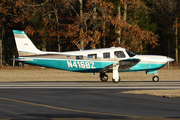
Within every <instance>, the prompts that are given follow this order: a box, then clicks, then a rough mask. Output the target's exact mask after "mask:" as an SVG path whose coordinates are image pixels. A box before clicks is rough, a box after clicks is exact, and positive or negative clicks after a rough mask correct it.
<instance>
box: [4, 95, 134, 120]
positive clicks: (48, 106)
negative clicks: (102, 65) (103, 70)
mask: <svg viewBox="0 0 180 120" xmlns="http://www.w3.org/2000/svg"><path fill="white" fill-rule="evenodd" d="M0 99H1V100H7V101H13V102H18V103H24V104H29V105H34V106H41V107H46V108H52V109H58V110H64V111H71V112H79V113H89V114H98V115H109V116H121V117H130V115H119V114H110V113H100V112H91V111H82V110H74V109H68V108H62V107H55V106H50V105H44V104H38V103H32V102H26V101H21V100H15V99H9V98H2V97H0ZM133 117H135V116H133Z"/></svg>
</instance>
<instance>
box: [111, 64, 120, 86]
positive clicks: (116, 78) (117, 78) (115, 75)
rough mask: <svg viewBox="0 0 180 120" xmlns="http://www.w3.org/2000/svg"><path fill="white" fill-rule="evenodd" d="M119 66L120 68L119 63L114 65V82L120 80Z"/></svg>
mask: <svg viewBox="0 0 180 120" xmlns="http://www.w3.org/2000/svg"><path fill="white" fill-rule="evenodd" d="M118 68H119V65H118V64H115V65H113V78H112V81H113V82H114V83H119V82H120V77H119V73H118Z"/></svg>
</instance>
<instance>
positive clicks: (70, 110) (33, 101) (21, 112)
mask: <svg viewBox="0 0 180 120" xmlns="http://www.w3.org/2000/svg"><path fill="white" fill-rule="evenodd" d="M179 87H180V82H157V83H154V82H120V83H118V84H114V83H111V82H106V83H102V82H24V83H22V82H14V83H0V120H1V119H11V120H19V119H25V120H30V119H33V120H76V119H77V120H79V119H81V120H92V119H93V120H94V119H97V120H104V119H107V120H108V119H111V120H119V119H130V120H131V119H138V120H141V119H143V120H144V119H145V120H151V119H157V120H158V119H159V120H161V119H162V120H164V119H167V120H169V119H175V120H177V119H180V114H179V113H180V98H164V97H157V96H149V95H132V94H122V93H121V92H122V91H126V90H132V89H159V88H160V89H175V88H179Z"/></svg>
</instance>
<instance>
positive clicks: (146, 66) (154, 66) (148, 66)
mask: <svg viewBox="0 0 180 120" xmlns="http://www.w3.org/2000/svg"><path fill="white" fill-rule="evenodd" d="M164 65H165V64H162V63H138V64H136V65H135V66H133V67H131V68H130V69H128V70H125V71H121V72H133V71H148V70H158V69H160V68H162V67H164Z"/></svg>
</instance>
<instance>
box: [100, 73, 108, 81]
mask: <svg viewBox="0 0 180 120" xmlns="http://www.w3.org/2000/svg"><path fill="white" fill-rule="evenodd" d="M99 77H100V79H101V81H102V82H107V81H108V75H106V73H104V72H103V73H100V76H99Z"/></svg>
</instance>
